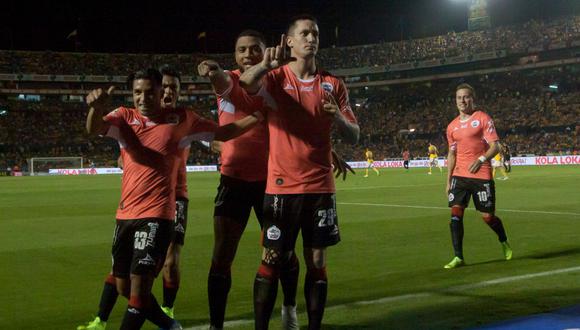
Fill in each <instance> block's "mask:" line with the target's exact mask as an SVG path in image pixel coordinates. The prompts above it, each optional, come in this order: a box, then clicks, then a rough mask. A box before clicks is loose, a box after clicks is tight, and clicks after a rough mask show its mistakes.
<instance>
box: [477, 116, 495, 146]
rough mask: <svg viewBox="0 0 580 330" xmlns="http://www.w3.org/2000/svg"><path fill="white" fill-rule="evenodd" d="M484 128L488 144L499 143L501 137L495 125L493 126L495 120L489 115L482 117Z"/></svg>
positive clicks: (484, 135) (484, 136)
mask: <svg viewBox="0 0 580 330" xmlns="http://www.w3.org/2000/svg"><path fill="white" fill-rule="evenodd" d="M481 121H482V126H483V138H484V139H485V141H486V142H487V143H491V142H496V141H499V136H498V135H497V131H496V130H495V125H494V124H493V120H492V119H491V117H490V116H489V115H487V114H484V115H483V117H482V120H481Z"/></svg>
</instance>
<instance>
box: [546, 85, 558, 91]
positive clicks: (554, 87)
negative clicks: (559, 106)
mask: <svg viewBox="0 0 580 330" xmlns="http://www.w3.org/2000/svg"><path fill="white" fill-rule="evenodd" d="M548 87H550V88H551V89H555V90H558V85H556V84H552V85H550V86H548Z"/></svg>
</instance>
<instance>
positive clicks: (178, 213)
mask: <svg viewBox="0 0 580 330" xmlns="http://www.w3.org/2000/svg"><path fill="white" fill-rule="evenodd" d="M188 205H189V200H187V198H183V197H178V198H177V200H176V201H175V221H174V222H173V236H172V239H171V241H172V242H173V243H175V244H179V245H183V244H184V243H185V230H186V229H187V208H188Z"/></svg>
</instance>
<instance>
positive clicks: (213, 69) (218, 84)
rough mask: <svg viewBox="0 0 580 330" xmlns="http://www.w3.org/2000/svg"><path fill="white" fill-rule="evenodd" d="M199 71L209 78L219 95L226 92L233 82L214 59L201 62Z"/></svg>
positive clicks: (198, 67)
mask: <svg viewBox="0 0 580 330" xmlns="http://www.w3.org/2000/svg"><path fill="white" fill-rule="evenodd" d="M197 73H198V74H199V75H200V76H201V77H207V78H209V81H210V83H211V86H212V87H213V90H214V92H215V93H216V94H218V95H221V94H223V93H224V92H226V91H227V90H228V89H229V87H230V84H231V83H232V78H230V76H229V75H228V74H227V73H225V72H224V70H223V69H222V68H221V67H220V65H219V64H218V63H217V62H216V61H214V60H205V61H202V62H201V63H199V65H198V66H197Z"/></svg>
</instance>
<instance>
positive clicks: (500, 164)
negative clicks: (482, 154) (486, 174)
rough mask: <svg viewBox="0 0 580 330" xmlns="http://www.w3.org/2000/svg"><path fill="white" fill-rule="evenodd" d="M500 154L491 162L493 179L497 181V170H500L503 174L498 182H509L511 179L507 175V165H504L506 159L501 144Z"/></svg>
mask: <svg viewBox="0 0 580 330" xmlns="http://www.w3.org/2000/svg"><path fill="white" fill-rule="evenodd" d="M499 150H500V151H499V152H498V153H497V155H495V156H494V157H493V159H492V160H491V167H492V177H493V178H494V179H495V173H496V172H497V169H498V168H499V170H500V171H501V173H502V175H503V176H502V177H501V178H497V179H498V180H507V179H509V178H508V176H507V173H506V169H505V165H504V159H503V154H502V151H503V146H502V145H501V144H500V145H499Z"/></svg>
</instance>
